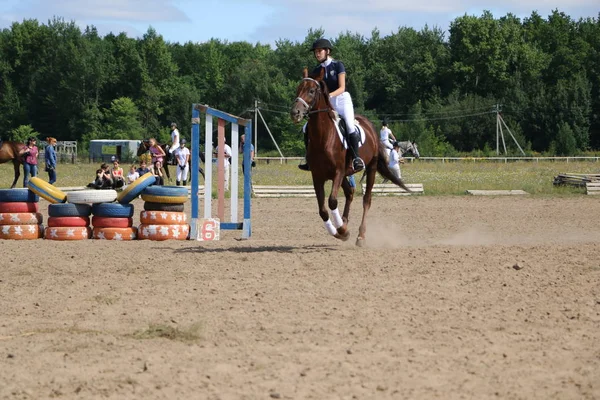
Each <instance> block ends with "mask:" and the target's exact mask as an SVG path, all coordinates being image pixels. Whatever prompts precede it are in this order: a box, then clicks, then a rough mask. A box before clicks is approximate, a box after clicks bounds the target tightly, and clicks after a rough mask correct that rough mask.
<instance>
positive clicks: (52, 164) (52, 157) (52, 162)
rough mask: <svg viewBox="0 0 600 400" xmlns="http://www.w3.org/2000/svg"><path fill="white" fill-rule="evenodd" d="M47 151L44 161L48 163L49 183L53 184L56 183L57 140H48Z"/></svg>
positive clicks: (48, 138)
mask: <svg viewBox="0 0 600 400" xmlns="http://www.w3.org/2000/svg"><path fill="white" fill-rule="evenodd" d="M46 143H48V144H47V145H46V149H45V150H44V159H45V163H46V172H47V173H48V183H49V184H53V183H54V182H56V150H55V149H54V146H56V138H53V137H47V138H46Z"/></svg>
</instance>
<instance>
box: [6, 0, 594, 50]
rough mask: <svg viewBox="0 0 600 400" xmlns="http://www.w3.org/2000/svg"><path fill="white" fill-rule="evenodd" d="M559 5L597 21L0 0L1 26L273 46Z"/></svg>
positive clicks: (453, 6) (461, 6)
mask: <svg viewBox="0 0 600 400" xmlns="http://www.w3.org/2000/svg"><path fill="white" fill-rule="evenodd" d="M556 8H558V9H559V10H560V11H563V12H565V13H566V14H568V15H570V16H571V17H573V18H575V19H578V18H580V17H594V18H598V12H599V11H600V6H598V1H597V0H562V1H560V2H557V1H555V0H551V1H548V0H504V1H502V2H498V1H494V2H492V1H488V0H455V1H452V2H449V1H447V0H427V1H423V0H421V1H415V0H411V1H405V0H362V1H358V0H326V1H317V0H0V28H8V27H10V25H11V24H12V23H13V22H22V21H23V20H24V19H37V20H38V21H39V22H40V23H44V24H46V23H47V22H48V20H50V19H51V18H53V17H54V16H58V17H62V18H64V19H65V20H66V21H75V22H76V23H77V24H78V25H79V26H81V27H82V29H83V28H85V26H86V25H94V26H95V27H96V28H97V29H98V31H99V33H100V34H101V35H104V34H107V33H109V32H114V33H120V32H125V33H127V34H128V35H129V36H130V37H141V36H142V35H143V34H144V33H145V32H146V31H147V30H148V28H149V27H150V26H152V27H153V28H154V29H155V30H156V31H157V32H158V33H159V34H160V35H162V36H163V37H164V39H165V40H166V41H169V42H179V43H185V42H188V41H192V42H205V41H207V40H210V39H211V38H218V39H221V40H226V41H229V42H233V41H247V42H251V43H256V42H260V43H265V44H272V45H273V44H274V43H275V41H276V40H278V39H290V40H292V41H302V40H303V39H304V38H305V36H306V34H307V32H308V30H309V29H310V28H313V29H318V28H322V29H324V30H325V36H326V37H329V38H335V37H336V36H337V35H338V34H339V33H340V32H346V31H350V32H352V33H359V34H362V35H364V36H365V37H370V36H371V32H372V30H373V29H375V28H377V29H378V30H379V31H380V33H381V35H382V36H385V35H388V34H390V33H392V32H396V31H397V30H398V28H399V27H402V26H409V27H413V28H415V29H421V28H422V27H423V26H425V24H427V25H429V26H430V27H433V26H438V27H440V28H442V29H443V30H447V29H448V27H449V24H450V22H451V21H452V20H453V19H454V18H456V17H457V16H460V15H464V14H469V15H481V13H482V12H483V10H490V11H491V12H492V13H493V15H494V16H495V17H501V16H503V15H505V14H507V13H508V12H511V13H513V14H515V15H517V16H519V17H526V16H529V15H531V12H532V11H534V10H536V11H537V12H538V13H539V14H540V15H541V16H542V17H544V18H546V17H547V16H548V15H549V14H550V13H551V11H552V10H553V9H556Z"/></svg>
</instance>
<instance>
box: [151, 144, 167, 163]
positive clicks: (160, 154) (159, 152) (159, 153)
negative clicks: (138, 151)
mask: <svg viewBox="0 0 600 400" xmlns="http://www.w3.org/2000/svg"><path fill="white" fill-rule="evenodd" d="M149 143H150V149H149V150H150V154H151V155H152V164H153V165H154V164H156V162H157V161H160V164H161V165H162V164H163V163H164V162H165V156H166V155H167V154H166V153H165V151H164V150H163V148H162V147H161V146H160V145H159V144H158V142H157V141H156V139H155V138H150V140H149Z"/></svg>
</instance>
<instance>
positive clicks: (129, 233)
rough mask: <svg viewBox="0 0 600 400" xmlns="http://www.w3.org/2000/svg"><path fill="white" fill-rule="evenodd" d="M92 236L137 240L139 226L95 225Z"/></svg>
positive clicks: (103, 238)
mask: <svg viewBox="0 0 600 400" xmlns="http://www.w3.org/2000/svg"><path fill="white" fill-rule="evenodd" d="M92 237H93V238H94V239H100V240H135V239H137V228H136V227H133V226H130V227H128V228H96V227H94V230H93V233H92Z"/></svg>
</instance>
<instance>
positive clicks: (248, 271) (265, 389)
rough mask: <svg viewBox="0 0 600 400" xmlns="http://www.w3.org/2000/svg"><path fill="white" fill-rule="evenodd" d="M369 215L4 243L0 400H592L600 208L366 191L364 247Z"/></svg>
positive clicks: (269, 206) (597, 368)
mask: <svg viewBox="0 0 600 400" xmlns="http://www.w3.org/2000/svg"><path fill="white" fill-rule="evenodd" d="M41 205H42V208H45V207H47V203H46V202H44V201H41ZM135 205H136V213H135V214H136V218H138V219H139V210H142V203H141V201H139V200H136V203H135ZM360 208H361V207H360V201H357V202H356V203H355V207H354V208H353V212H352V214H351V229H352V239H351V240H350V241H349V242H345V243H344V242H340V241H337V240H336V239H334V238H332V237H329V236H328V235H327V234H326V233H325V230H324V228H323V224H322V222H321V221H320V219H319V217H318V215H317V210H316V201H315V200H314V199H285V200H279V199H255V200H254V202H253V236H252V238H251V239H250V240H247V241H241V240H239V238H240V236H241V234H240V232H237V231H236V232H231V231H228V232H223V235H222V236H223V237H222V240H221V241H219V242H212V243H201V242H197V241H184V242H177V241H169V242H149V241H135V242H129V243H125V242H107V241H99V240H94V241H92V240H90V241H85V242H55V241H50V240H35V241H7V240H4V241H0V254H1V256H0V257H1V259H0V310H1V311H0V316H1V317H0V398H1V399H42V398H60V399H272V398H274V399H279V398H281V399H373V398H377V399H383V398H398V399H434V398H436V399H498V398H502V399H600V246H599V245H598V244H599V243H600V222H599V221H600V218H599V216H600V199H599V198H595V197H590V196H583V195H582V196H581V197H576V198H574V197H571V198H540V197H495V198H486V197H468V196H457V197H426V196H421V197H411V198H375V199H374V201H373V208H372V211H371V214H370V218H369V230H368V239H369V246H368V247H366V248H357V247H355V246H354V239H355V238H356V232H357V229H358V222H359V221H360V215H361V213H362V210H360ZM187 209H188V210H189V205H188V208H187ZM43 213H44V221H45V220H46V218H47V212H46V210H44V211H43Z"/></svg>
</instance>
